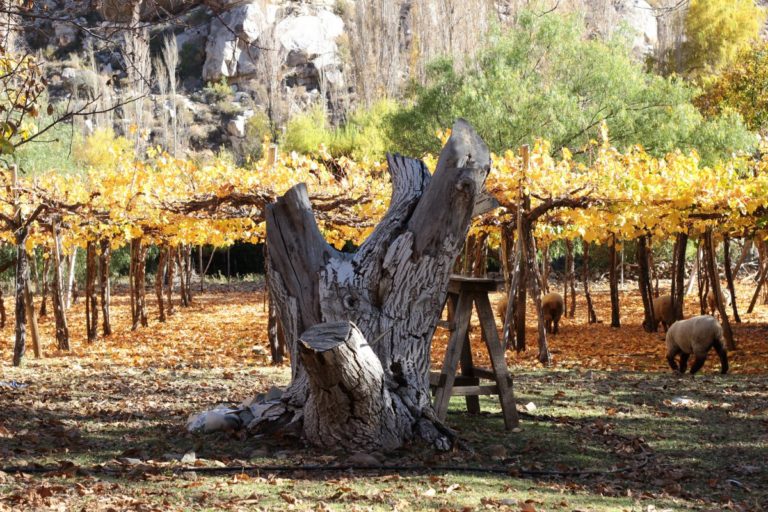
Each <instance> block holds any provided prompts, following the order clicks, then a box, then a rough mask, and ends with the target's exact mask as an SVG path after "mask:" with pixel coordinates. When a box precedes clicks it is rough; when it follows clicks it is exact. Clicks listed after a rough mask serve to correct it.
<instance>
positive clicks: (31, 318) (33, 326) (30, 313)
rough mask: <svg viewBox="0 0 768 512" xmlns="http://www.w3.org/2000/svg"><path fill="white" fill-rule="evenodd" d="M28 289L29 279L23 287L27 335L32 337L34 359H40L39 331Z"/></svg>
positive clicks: (41, 353) (41, 354) (33, 304)
mask: <svg viewBox="0 0 768 512" xmlns="http://www.w3.org/2000/svg"><path fill="white" fill-rule="evenodd" d="M29 288H30V287H29V279H27V282H26V284H25V286H24V307H25V309H26V314H27V322H28V323H29V334H30V336H31V337H32V349H33V350H34V352H35V357H36V358H37V359H40V358H41V357H43V352H42V349H41V345H40V330H39V329H38V327H37V316H36V315H35V303H34V301H33V300H32V291H31V290H30V289H29Z"/></svg>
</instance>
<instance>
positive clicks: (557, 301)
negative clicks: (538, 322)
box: [541, 292, 565, 334]
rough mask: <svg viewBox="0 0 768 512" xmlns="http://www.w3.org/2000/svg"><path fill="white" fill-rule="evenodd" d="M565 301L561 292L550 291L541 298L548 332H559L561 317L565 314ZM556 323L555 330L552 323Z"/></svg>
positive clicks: (542, 311)
mask: <svg viewBox="0 0 768 512" xmlns="http://www.w3.org/2000/svg"><path fill="white" fill-rule="evenodd" d="M564 310H565V303H564V302H563V297H562V295H560V294H559V293H554V292H552V293H548V294H546V295H545V296H544V297H542V298H541V313H542V315H543V316H544V325H545V326H546V328H547V332H548V333H552V334H557V331H558V328H557V326H558V324H559V323H560V317H561V316H563V311H564ZM553 323H554V327H555V328H554V330H553V329H552V324H553Z"/></svg>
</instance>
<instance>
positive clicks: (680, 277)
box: [671, 233, 688, 320]
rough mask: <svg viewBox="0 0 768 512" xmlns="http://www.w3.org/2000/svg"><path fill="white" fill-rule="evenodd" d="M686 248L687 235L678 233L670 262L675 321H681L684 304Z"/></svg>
mask: <svg viewBox="0 0 768 512" xmlns="http://www.w3.org/2000/svg"><path fill="white" fill-rule="evenodd" d="M687 246H688V233H678V234H677V237H676V238H675V248H674V251H673V254H674V255H673V258H672V259H673V262H672V293H671V295H672V310H673V315H674V318H675V320H682V319H683V304H684V303H685V293H684V292H685V288H684V286H685V249H686V247H687Z"/></svg>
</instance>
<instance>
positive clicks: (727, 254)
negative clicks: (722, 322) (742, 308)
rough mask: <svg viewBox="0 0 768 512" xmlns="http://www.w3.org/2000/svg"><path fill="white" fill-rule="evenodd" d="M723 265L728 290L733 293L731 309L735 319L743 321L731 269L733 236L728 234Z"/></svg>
mask: <svg viewBox="0 0 768 512" xmlns="http://www.w3.org/2000/svg"><path fill="white" fill-rule="evenodd" d="M723 267H724V269H725V282H726V283H727V285H728V292H729V293H730V294H731V309H732V310H733V320H734V321H735V322H736V323H737V324H740V323H741V318H740V317H739V309H738V307H737V306H736V286H734V284H733V274H734V273H733V272H732V271H731V237H729V236H728V235H727V234H726V235H725V236H723Z"/></svg>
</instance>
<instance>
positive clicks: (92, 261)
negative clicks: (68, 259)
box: [85, 241, 99, 343]
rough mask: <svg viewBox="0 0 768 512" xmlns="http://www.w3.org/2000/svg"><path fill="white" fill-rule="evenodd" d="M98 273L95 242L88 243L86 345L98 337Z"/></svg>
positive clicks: (86, 252) (86, 263) (86, 253)
mask: <svg viewBox="0 0 768 512" xmlns="http://www.w3.org/2000/svg"><path fill="white" fill-rule="evenodd" d="M98 271H99V258H98V254H97V253H96V242H93V241H89V242H88V245H87V246H86V248H85V331H86V335H87V337H88V343H92V342H93V341H94V340H95V339H96V338H97V337H98V335H99V301H98V298H97V295H96V281H97V277H98V273H99V272H98Z"/></svg>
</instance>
